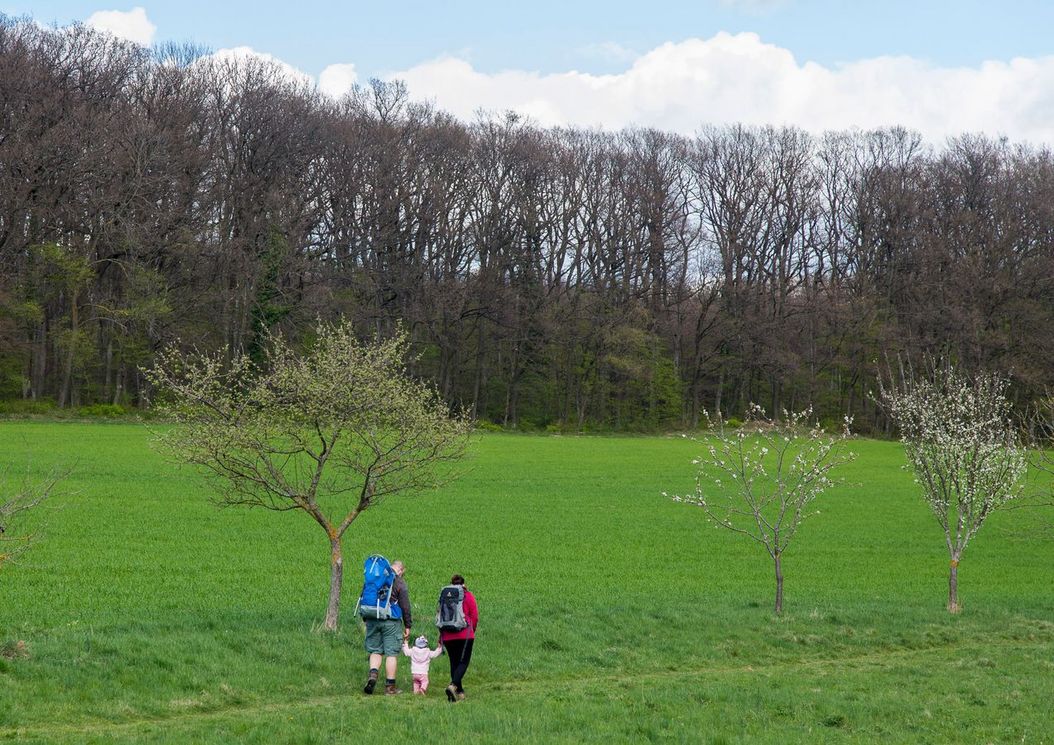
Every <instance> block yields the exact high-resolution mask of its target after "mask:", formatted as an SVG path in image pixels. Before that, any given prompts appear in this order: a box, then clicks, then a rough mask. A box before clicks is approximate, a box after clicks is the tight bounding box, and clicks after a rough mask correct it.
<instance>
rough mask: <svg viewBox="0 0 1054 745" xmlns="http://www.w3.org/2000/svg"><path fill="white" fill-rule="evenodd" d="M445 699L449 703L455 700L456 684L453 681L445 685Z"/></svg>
mask: <svg viewBox="0 0 1054 745" xmlns="http://www.w3.org/2000/svg"><path fill="white" fill-rule="evenodd" d="M446 700H447V701H449V702H450V703H454V702H455V701H457V686H455V685H454V684H453V683H451V684H450V685H448V686H447V687H446Z"/></svg>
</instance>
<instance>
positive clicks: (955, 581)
mask: <svg viewBox="0 0 1054 745" xmlns="http://www.w3.org/2000/svg"><path fill="white" fill-rule="evenodd" d="M960 610H962V607H961V606H960V605H959V558H958V557H955V556H953V557H952V563H951V568H950V569H949V570H948V612H949V613H958V612H959V611H960Z"/></svg>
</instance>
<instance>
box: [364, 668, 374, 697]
mask: <svg viewBox="0 0 1054 745" xmlns="http://www.w3.org/2000/svg"><path fill="white" fill-rule="evenodd" d="M376 685H377V671H376V670H370V677H368V678H366V685H365V686H364V687H363V689H362V692H363V693H365V694H370V693H373V689H374V687H375V686H376Z"/></svg>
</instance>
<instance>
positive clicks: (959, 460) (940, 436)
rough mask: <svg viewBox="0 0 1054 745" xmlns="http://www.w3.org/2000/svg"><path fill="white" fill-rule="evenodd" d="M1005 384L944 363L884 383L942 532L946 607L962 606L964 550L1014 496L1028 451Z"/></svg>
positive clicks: (885, 394)
mask: <svg viewBox="0 0 1054 745" xmlns="http://www.w3.org/2000/svg"><path fill="white" fill-rule="evenodd" d="M891 377H892V376H891ZM1006 388H1007V382H1006V380H1004V379H1003V378H1000V377H998V376H996V375H978V376H977V377H975V378H970V377H967V376H966V375H965V374H963V373H962V372H961V371H960V370H957V369H955V368H954V367H952V366H951V365H946V366H937V367H935V369H934V371H933V372H932V373H931V374H930V375H928V376H926V377H919V378H912V377H911V376H910V374H902V375H901V376H900V380H899V381H896V380H890V381H887V382H886V383H884V385H883V387H882V389H881V401H882V403H883V405H884V406H885V408H886V409H887V411H888V412H889V415H890V417H891V418H892V419H893V421H894V422H895V423H896V426H897V428H898V429H899V430H900V435H901V440H902V441H903V442H904V448H905V450H906V452H907V456H908V462H909V463H910V465H911V468H912V470H913V471H914V472H915V479H916V481H917V482H918V483H919V484H920V485H921V486H922V496H923V499H925V500H926V503H927V504H929V506H930V509H932V510H933V514H934V515H936V517H937V522H939V523H940V526H941V529H942V530H943V531H944V538H945V542H946V544H947V546H948V554H949V556H950V558H951V568H950V570H949V573H948V610H949V612H951V613H958V612H959V611H960V610H961V608H962V606H961V605H960V603H959V561H960V560H961V559H962V554H963V551H965V550H966V546H967V544H969V542H970V540H971V539H972V538H973V537H974V536H975V535H976V534H977V531H978V530H980V528H981V525H983V524H984V521H985V520H986V519H988V516H989V515H991V514H992V512H994V511H995V510H996V509H998V508H999V507H1001V506H1003V505H1004V504H1006V503H1007V502H1009V501H1010V500H1012V499H1014V498H1015V497H1017V496H1019V495H1020V494H1021V490H1022V487H1023V483H1022V477H1023V476H1024V475H1025V470H1026V468H1027V463H1026V457H1025V453H1024V450H1023V449H1022V448H1021V446H1020V445H1019V442H1018V434H1017V428H1016V426H1015V425H1014V423H1013V422H1012V421H1011V418H1010V402H1009V401H1008V400H1007V397H1006Z"/></svg>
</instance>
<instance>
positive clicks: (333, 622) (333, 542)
mask: <svg viewBox="0 0 1054 745" xmlns="http://www.w3.org/2000/svg"><path fill="white" fill-rule="evenodd" d="M343 584H344V556H343V555H342V554H341V551H340V537H339V536H337V535H335V534H331V535H330V538H329V605H328V606H327V607H326V620H325V622H324V623H323V624H322V628H324V629H325V630H326V631H336V630H337V625H338V623H339V621H340V589H341V587H342V586H343Z"/></svg>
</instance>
